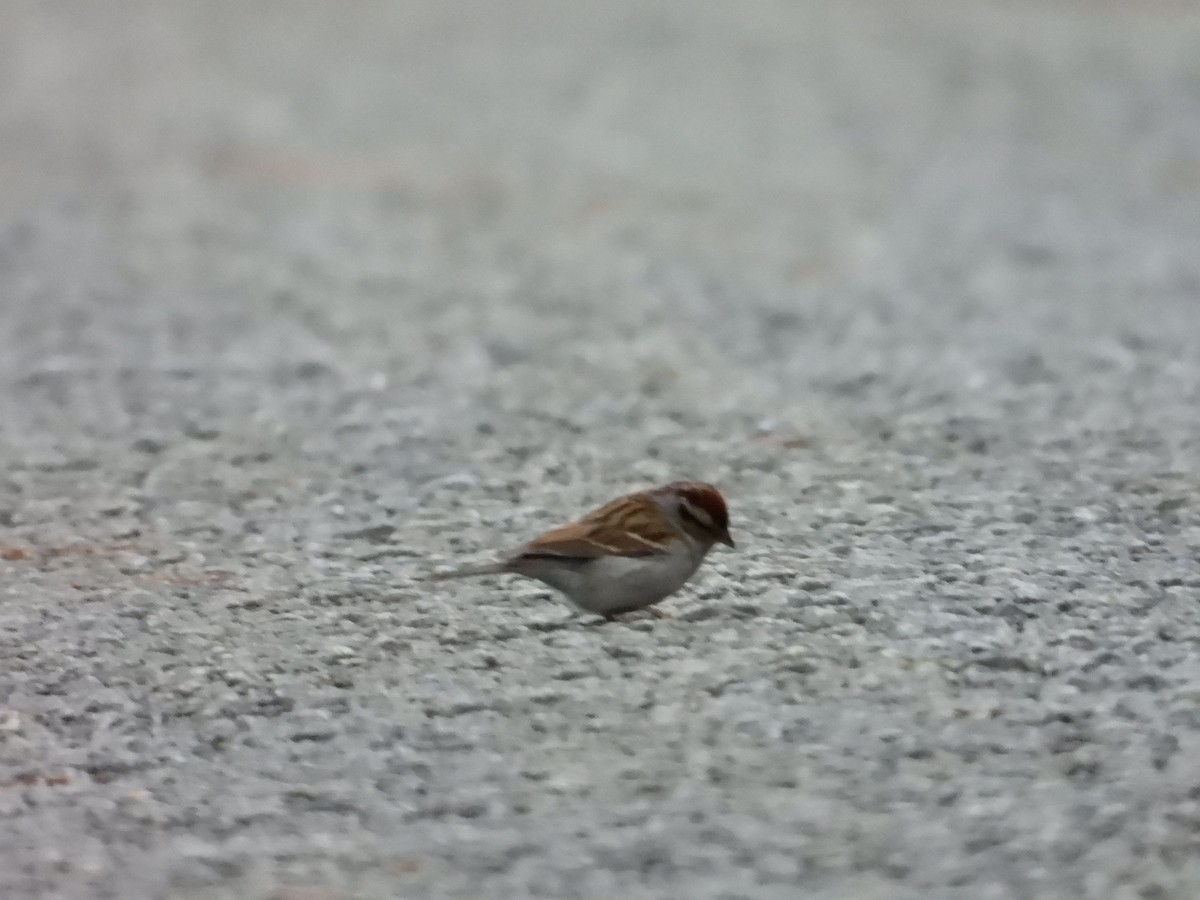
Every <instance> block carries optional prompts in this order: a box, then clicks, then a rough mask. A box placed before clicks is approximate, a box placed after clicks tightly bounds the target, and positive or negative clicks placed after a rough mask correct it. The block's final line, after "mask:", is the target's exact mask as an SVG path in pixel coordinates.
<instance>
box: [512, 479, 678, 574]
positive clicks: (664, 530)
mask: <svg viewBox="0 0 1200 900" xmlns="http://www.w3.org/2000/svg"><path fill="white" fill-rule="evenodd" d="M678 537H679V536H678V535H677V534H676V533H675V532H674V530H672V528H671V526H670V525H669V524H668V523H667V522H666V521H665V520H664V519H663V516H662V512H661V511H660V510H659V507H658V504H657V503H655V502H654V500H653V498H651V497H650V496H648V495H647V494H644V493H641V494H630V495H628V496H626V497H618V498H617V499H616V500H614V501H612V502H611V503H609V504H607V505H605V506H602V507H600V508H599V509H597V510H595V511H594V512H591V513H588V514H587V515H586V516H584V517H583V518H582V519H580V520H579V521H578V522H572V523H571V524H569V525H564V526H562V527H561V528H555V529H554V530H552V531H547V532H546V533H545V534H543V535H541V536H539V537H536V538H534V539H533V540H532V541H530V542H529V543H528V544H526V545H525V546H524V547H522V548H521V550H520V551H519V552H518V553H517V556H518V557H525V558H530V557H548V556H553V557H558V558H562V559H579V560H585V559H596V558H598V557H602V556H625V557H639V556H654V555H656V554H659V553H664V552H666V550H667V548H668V546H669V545H670V544H671V542H672V541H675V540H677V539H678Z"/></svg>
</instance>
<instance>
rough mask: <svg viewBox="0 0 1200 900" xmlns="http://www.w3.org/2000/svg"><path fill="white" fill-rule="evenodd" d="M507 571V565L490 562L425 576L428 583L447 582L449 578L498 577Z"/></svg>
mask: <svg viewBox="0 0 1200 900" xmlns="http://www.w3.org/2000/svg"><path fill="white" fill-rule="evenodd" d="M507 571H508V564H507V563H502V562H492V563H484V564H482V565H478V566H463V567H462V568H461V569H451V570H450V571H448V572H433V573H431V574H430V575H428V576H427V579H428V580H429V581H448V580H450V579H451V578H473V577H474V576H476V575H500V574H501V573H503V572H507Z"/></svg>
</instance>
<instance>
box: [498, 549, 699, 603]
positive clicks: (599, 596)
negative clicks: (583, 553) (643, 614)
mask: <svg viewBox="0 0 1200 900" xmlns="http://www.w3.org/2000/svg"><path fill="white" fill-rule="evenodd" d="M677 547H678V549H675V550H672V551H669V552H667V553H663V554H657V555H655V556H642V557H624V556H610V557H602V558H600V559H595V560H587V561H585V562H578V563H567V562H564V561H559V560H553V559H522V560H520V561H519V562H517V563H516V564H515V565H513V567H512V571H516V572H519V573H520V574H522V575H526V576H528V577H530V578H536V579H537V580H538V581H541V582H543V583H544V584H548V585H550V587H552V588H555V589H557V590H559V591H561V592H562V593H563V595H564V596H565V598H566V599H567V601H568V602H569V603H570V604H571V605H572V606H574V607H575V608H576V609H578V610H580V611H582V612H589V613H593V614H594V615H601V616H605V615H615V614H617V613H621V612H628V611H630V610H634V609H642V608H643V607H647V606H651V605H653V604H655V603H658V602H659V601H660V600H662V599H663V598H665V597H668V596H670V595H671V594H673V593H675V592H676V591H677V590H679V589H680V588H681V587H683V585H684V584H685V583H686V582H687V580H688V579H689V578H691V577H692V575H693V573H695V571H696V569H697V568H698V567H699V566H700V563H701V562H703V560H704V550H702V549H701V548H699V547H696V546H693V545H690V544H689V543H685V542H679V544H678V545H677Z"/></svg>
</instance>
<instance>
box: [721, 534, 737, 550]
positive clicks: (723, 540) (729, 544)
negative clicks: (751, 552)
mask: <svg viewBox="0 0 1200 900" xmlns="http://www.w3.org/2000/svg"><path fill="white" fill-rule="evenodd" d="M717 540H718V541H720V542H721V543H722V544H724V545H725V546H726V547H733V548H735V549H736V548H737V544H735V543H734V542H733V538H731V537H730V536H729V532H728V531H726V532H725V533H724V534H723V535H721V536H720V537H719V538H717Z"/></svg>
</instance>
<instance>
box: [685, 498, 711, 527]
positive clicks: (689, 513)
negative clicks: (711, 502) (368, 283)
mask: <svg viewBox="0 0 1200 900" xmlns="http://www.w3.org/2000/svg"><path fill="white" fill-rule="evenodd" d="M697 512H699V513H700V515H697ZM679 514H680V515H681V516H683V518H685V519H690V520H691V521H692V522H693V523H694V524H696V525H699V526H700V527H701V528H704V529H712V527H713V523H712V520H711V519H710V520H709V521H707V522H706V521H704V519H706V518H708V516H704V518H701V517H700V516H701V515H704V513H703V511H701V510H694V509H692V506H691V504H690V503H680V504H679Z"/></svg>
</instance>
